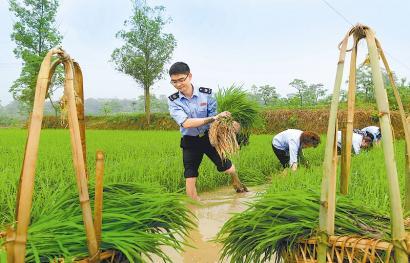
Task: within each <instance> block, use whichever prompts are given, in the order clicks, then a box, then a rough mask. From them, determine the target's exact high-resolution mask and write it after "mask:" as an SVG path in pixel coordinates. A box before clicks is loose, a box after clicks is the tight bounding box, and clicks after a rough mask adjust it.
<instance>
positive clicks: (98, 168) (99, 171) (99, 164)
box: [94, 151, 104, 248]
mask: <svg viewBox="0 0 410 263" xmlns="http://www.w3.org/2000/svg"><path fill="white" fill-rule="evenodd" d="M103 179H104V153H103V152H102V151H97V154H96V165H95V201H94V228H95V235H96V238H97V246H98V248H99V247H100V244H101V229H102V209H103Z"/></svg>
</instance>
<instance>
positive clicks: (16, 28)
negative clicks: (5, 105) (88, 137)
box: [9, 0, 63, 113]
mask: <svg viewBox="0 0 410 263" xmlns="http://www.w3.org/2000/svg"><path fill="white" fill-rule="evenodd" d="M9 3H10V8H9V10H10V11H11V12H12V13H13V15H14V16H15V18H16V20H15V23H14V25H13V32H12V34H11V39H12V40H13V41H14V42H15V43H16V45H17V47H16V48H15V49H14V54H15V56H16V58H19V59H22V60H23V67H22V70H21V73H20V77H19V78H18V79H16V80H15V81H14V82H13V84H12V86H11V87H10V89H9V91H10V92H11V93H12V95H13V98H14V99H15V100H17V101H19V102H20V105H21V110H22V111H23V112H29V111H31V109H32V107H33V103H34V94H35V87H36V82H37V74H38V72H39V70H40V66H41V62H42V60H43V58H44V56H45V55H46V54H47V52H48V51H49V50H50V49H51V48H53V47H55V46H57V45H59V44H60V43H61V39H62V36H61V35H60V34H59V33H58V30H57V28H56V25H55V17H56V13H57V8H58V0H24V1H22V2H21V1H17V0H10V1H9ZM62 78H63V77H62V70H61V69H60V70H58V71H57V72H56V75H55V76H54V80H53V83H54V85H53V86H52V87H50V90H49V91H48V94H47V98H48V99H49V100H50V102H51V104H52V105H53V107H54V109H55V110H56V113H57V109H58V105H55V104H54V103H53V102H52V99H51V98H52V95H53V92H54V91H55V90H56V89H57V88H58V87H60V86H61V84H62Z"/></svg>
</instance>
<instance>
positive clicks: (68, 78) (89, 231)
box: [63, 55, 98, 258]
mask: <svg viewBox="0 0 410 263" xmlns="http://www.w3.org/2000/svg"><path fill="white" fill-rule="evenodd" d="M63 63H64V68H65V85H64V92H65V95H66V96H67V104H68V124H69V127H70V135H71V136H70V139H71V146H72V147H71V149H72V154H73V164H74V168H75V171H76V177H77V187H78V193H79V197H80V204H81V210H82V212H83V221H84V227H85V232H86V235H87V245H88V253H89V255H90V258H93V257H94V256H95V255H96V254H97V253H98V246H97V240H96V236H95V229H94V223H93V218H92V212H91V205H90V198H89V194H88V184H87V176H86V172H85V166H84V157H83V148H82V144H81V135H80V127H79V123H78V117H77V110H76V102H75V94H74V79H73V78H74V72H73V70H74V65H73V62H72V60H71V59H70V58H69V57H68V55H66V57H65V59H64V62H63Z"/></svg>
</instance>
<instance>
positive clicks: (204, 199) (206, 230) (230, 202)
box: [155, 185, 267, 263]
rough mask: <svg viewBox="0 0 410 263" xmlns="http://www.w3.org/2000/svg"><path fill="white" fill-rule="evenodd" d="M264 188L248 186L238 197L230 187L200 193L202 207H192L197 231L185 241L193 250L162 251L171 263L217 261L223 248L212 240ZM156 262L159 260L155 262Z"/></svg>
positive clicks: (192, 232) (166, 249)
mask: <svg viewBox="0 0 410 263" xmlns="http://www.w3.org/2000/svg"><path fill="white" fill-rule="evenodd" d="M266 188H267V186H266V185H263V186H254V187H250V189H249V190H250V192H248V193H240V194H237V193H235V192H234V190H233V189H232V188H231V187H229V188H228V187H225V188H220V189H218V190H216V191H212V192H207V193H201V194H200V197H201V203H202V206H199V207H193V208H192V211H193V212H194V214H195V215H196V217H197V218H198V221H197V223H198V228H197V229H194V230H192V231H191V232H190V235H189V239H188V240H186V241H187V242H188V243H189V244H190V245H191V246H193V247H188V246H187V247H185V248H184V250H185V251H184V252H182V253H178V252H177V251H175V250H172V249H169V248H164V251H165V252H166V253H167V255H169V256H170V258H171V259H172V262H174V263H214V262H219V256H220V250H221V248H222V246H221V245H220V244H217V243H215V242H212V241H211V239H213V238H215V236H216V234H217V233H218V231H219V230H220V229H221V227H222V226H223V224H224V223H225V222H226V221H227V220H228V219H229V218H230V217H231V216H232V213H237V212H241V211H243V210H245V209H246V208H247V206H246V204H244V202H249V201H252V200H253V197H255V196H256V195H257V194H260V193H263V192H264V191H265V189H266ZM155 262H156V261H155ZM158 262H159V261H158Z"/></svg>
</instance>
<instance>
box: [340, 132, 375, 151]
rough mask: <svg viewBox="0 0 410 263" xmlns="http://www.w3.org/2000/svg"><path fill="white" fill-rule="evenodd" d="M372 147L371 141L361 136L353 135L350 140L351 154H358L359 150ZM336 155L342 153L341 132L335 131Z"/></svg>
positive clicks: (367, 137)
mask: <svg viewBox="0 0 410 263" xmlns="http://www.w3.org/2000/svg"><path fill="white" fill-rule="evenodd" d="M371 146H372V139H371V138H370V137H369V136H364V135H363V134H359V133H353V138H352V150H353V151H352V152H353V153H354V154H359V153H360V150H361V149H367V148H369V147H371ZM337 153H338V154H341V153H342V132H341V131H337Z"/></svg>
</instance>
